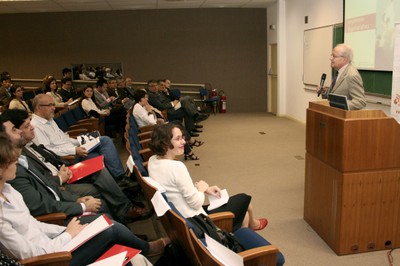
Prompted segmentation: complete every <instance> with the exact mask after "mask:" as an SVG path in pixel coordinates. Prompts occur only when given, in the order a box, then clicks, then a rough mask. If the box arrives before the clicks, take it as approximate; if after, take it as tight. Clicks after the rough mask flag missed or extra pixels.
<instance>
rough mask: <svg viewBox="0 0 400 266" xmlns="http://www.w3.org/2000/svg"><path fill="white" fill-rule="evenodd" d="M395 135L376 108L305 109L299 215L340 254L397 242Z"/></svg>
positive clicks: (399, 209)
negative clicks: (302, 197)
mask: <svg viewBox="0 0 400 266" xmlns="http://www.w3.org/2000/svg"><path fill="white" fill-rule="evenodd" d="M396 137H400V125H398V123H397V122H396V121H395V120H394V119H393V118H390V117H387V116H386V115H385V114H384V113H383V112H381V111H380V110H361V111H344V110H340V109H336V108H331V107H329V106H328V105H327V102H325V101H324V102H311V103H310V105H309V108H308V109H307V135H306V138H307V139H306V149H307V152H306V168H305V170H306V171H305V172H306V173H305V200H304V219H305V220H306V221H307V222H308V223H309V224H310V226H311V227H312V228H313V229H314V230H315V231H316V232H317V233H318V234H319V235H320V236H321V238H322V239H323V240H324V241H325V242H326V243H327V244H328V245H329V246H330V247H331V248H332V249H333V250H334V251H335V252H336V253H337V254H339V255H344V254H353V253H358V252H367V251H375V250H382V249H385V248H396V247H400V142H399V140H398V139H397V138H396Z"/></svg>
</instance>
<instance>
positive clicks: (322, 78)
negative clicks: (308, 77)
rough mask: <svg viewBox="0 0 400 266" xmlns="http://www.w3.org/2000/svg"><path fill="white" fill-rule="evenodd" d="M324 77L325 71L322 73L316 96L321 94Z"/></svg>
mask: <svg viewBox="0 0 400 266" xmlns="http://www.w3.org/2000/svg"><path fill="white" fill-rule="evenodd" d="M325 79H326V74H325V73H322V76H321V81H320V82H319V91H318V97H319V95H320V94H321V92H322V90H323V89H324V83H325Z"/></svg>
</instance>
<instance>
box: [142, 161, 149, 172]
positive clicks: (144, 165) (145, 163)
mask: <svg viewBox="0 0 400 266" xmlns="http://www.w3.org/2000/svg"><path fill="white" fill-rule="evenodd" d="M142 164H143V167H144V168H146V170H147V166H148V165H149V162H143V163H142Z"/></svg>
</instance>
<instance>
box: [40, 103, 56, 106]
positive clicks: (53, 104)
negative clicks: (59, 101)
mask: <svg viewBox="0 0 400 266" xmlns="http://www.w3.org/2000/svg"><path fill="white" fill-rule="evenodd" d="M39 106H47V107H54V106H56V104H55V103H48V104H39Z"/></svg>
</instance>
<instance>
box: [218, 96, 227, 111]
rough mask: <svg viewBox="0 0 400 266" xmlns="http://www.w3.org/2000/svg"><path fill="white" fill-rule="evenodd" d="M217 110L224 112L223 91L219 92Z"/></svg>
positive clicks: (224, 99) (224, 100)
mask: <svg viewBox="0 0 400 266" xmlns="http://www.w3.org/2000/svg"><path fill="white" fill-rule="evenodd" d="M219 112H220V113H226V96H225V92H224V91H220V92H219Z"/></svg>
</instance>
